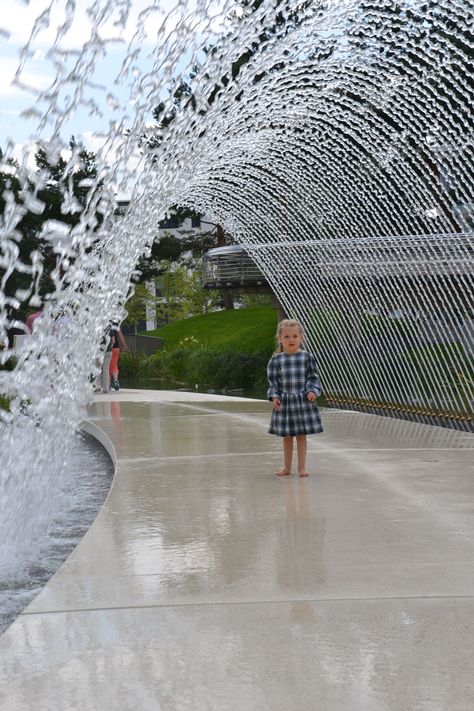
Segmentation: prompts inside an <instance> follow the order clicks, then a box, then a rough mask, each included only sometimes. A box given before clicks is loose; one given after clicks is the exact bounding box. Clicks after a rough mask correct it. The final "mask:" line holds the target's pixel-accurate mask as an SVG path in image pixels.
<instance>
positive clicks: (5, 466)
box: [0, 0, 474, 565]
mask: <svg viewBox="0 0 474 711" xmlns="http://www.w3.org/2000/svg"><path fill="white" fill-rule="evenodd" d="M39 4H40V5H41V3H39ZM38 6H39V5H38ZM41 10H42V11H41V12H40V13H39V14H38V17H37V19H36V21H35V23H34V24H33V26H32V30H31V35H30V38H29V40H28V42H27V43H26V44H25V46H24V47H23V49H22V50H21V52H20V55H19V61H18V69H17V73H16V76H15V87H16V89H17V90H20V89H21V90H22V91H24V92H25V94H26V95H33V99H34V101H33V102H32V105H31V107H30V108H29V109H28V110H27V111H26V112H25V115H26V116H28V117H29V118H30V120H31V121H34V122H36V128H35V131H34V135H33V139H34V141H35V142H36V143H38V144H39V145H41V147H42V148H43V149H44V151H45V152H46V155H47V156H48V157H49V158H50V159H51V160H53V161H54V160H55V159H57V157H58V156H60V155H62V156H63V157H64V156H65V168H64V176H63V178H62V179H61V180H60V182H59V184H60V190H61V193H62V196H63V198H64V202H63V212H65V216H66V217H67V215H73V214H77V213H79V214H80V219H79V222H78V223H77V224H75V226H74V227H66V228H65V226H64V223H59V222H54V221H50V222H48V223H45V225H44V228H43V235H42V236H43V238H44V240H45V243H47V244H48V245H49V246H50V248H51V250H52V251H53V252H54V254H55V258H56V268H55V270H54V271H53V274H52V279H53V283H54V289H55V291H54V294H51V295H50V298H49V300H48V302H47V304H46V307H45V310H44V315H43V318H42V319H41V321H40V322H39V323H38V328H37V329H36V330H35V333H34V335H33V336H30V337H28V338H27V339H25V340H24V341H23V343H22V344H21V345H19V346H18V347H17V348H13V347H10V348H7V349H5V350H4V351H3V353H2V359H3V362H6V361H7V360H8V359H9V358H14V359H15V361H16V366H15V368H14V370H13V371H11V372H10V371H6V370H2V371H0V393H1V394H3V395H5V396H6V397H7V398H8V399H9V400H10V401H11V404H10V411H9V412H6V411H2V410H0V417H1V421H0V428H1V437H2V447H1V452H0V476H1V494H2V505H3V511H4V517H3V522H2V524H1V531H2V540H3V544H4V545H3V550H2V560H1V561H0V564H1V565H3V564H5V565H7V564H8V561H9V560H11V559H12V557H14V556H18V555H20V556H21V555H25V556H26V555H28V550H29V548H30V546H31V542H32V540H33V539H34V536H35V531H36V529H37V526H38V516H37V515H36V512H37V511H39V510H41V511H42V512H43V511H46V512H47V511H48V510H54V507H55V492H56V491H58V487H59V486H60V481H61V476H62V471H63V468H64V461H65V460H64V452H65V451H66V450H67V448H68V443H69V442H70V441H71V437H72V435H73V433H74V431H75V428H76V426H77V422H78V421H79V420H80V419H81V417H82V416H83V414H84V407H85V404H86V403H87V401H88V400H90V397H91V391H92V386H91V384H90V379H91V378H90V375H91V372H92V371H93V370H94V366H93V364H94V363H95V362H96V361H97V358H98V356H99V344H100V340H101V336H102V334H103V332H104V329H105V327H106V325H107V323H108V321H109V319H110V318H111V317H112V318H113V317H115V318H117V319H120V318H121V317H122V316H123V304H124V303H125V301H126V298H127V293H128V289H129V280H130V275H131V273H132V271H133V269H134V267H135V265H136V263H137V261H138V259H139V257H140V256H141V255H142V254H143V253H146V252H147V250H148V249H149V248H150V246H151V244H152V242H153V239H154V237H155V235H156V232H157V223H158V221H159V220H160V219H162V218H163V216H164V215H165V214H166V211H167V209H168V208H169V207H170V206H171V205H174V204H180V205H185V206H189V207H192V208H194V209H195V210H197V211H200V212H206V214H207V215H210V217H211V219H214V220H215V221H216V222H219V223H220V224H222V225H224V227H225V228H226V231H227V232H228V233H230V234H232V235H233V238H234V239H235V241H237V242H240V243H242V244H244V245H245V247H246V249H247V250H248V252H249V253H250V255H251V256H252V257H253V258H254V260H255V261H256V263H257V264H258V266H259V268H260V269H261V270H262V271H263V273H264V274H265V276H266V278H267V280H268V281H269V282H270V284H271V285H272V287H273V289H274V291H275V293H276V295H277V296H278V298H279V300H280V301H281V303H282V304H283V306H284V307H285V309H286V310H287V312H288V313H289V314H290V315H293V316H296V317H298V318H300V319H301V320H302V321H303V322H304V323H305V325H306V326H307V330H308V340H309V344H308V345H309V346H310V347H311V348H312V350H314V352H315V353H316V354H317V355H318V358H319V362H320V368H321V372H322V377H323V380H324V383H325V387H326V391H327V393H328V396H329V397H330V399H332V401H333V402H335V403H336V404H337V403H346V404H349V405H351V404H353V405H357V404H365V405H366V406H367V407H374V408H376V407H379V406H386V407H391V408H392V409H393V410H395V411H409V410H412V411H414V412H415V413H419V414H420V416H423V414H426V413H428V414H430V413H441V414H442V415H446V416H448V417H451V418H452V420H455V419H457V420H458V421H465V422H466V423H467V421H468V420H469V418H470V417H471V416H472V401H473V398H474V386H473V380H474V376H473V367H472V356H473V349H474V344H473V338H474V336H473V332H474V328H473V314H472V303H473V298H472V297H473V280H472V237H473V226H474V196H473V184H474V178H473V172H472V164H473V162H472V158H473V152H474V138H473V106H474V80H473V61H474V60H473V58H474V50H473V48H474V35H473V30H472V23H473V11H472V6H471V2H470V0H445V1H444V0H439V1H437V2H433V1H431V0H424V1H423V2H421V0H400V2H398V3H396V4H393V3H392V2H391V1H389V0H347V1H345V2H337V3H336V2H330V1H326V2H324V1H322V2H305V1H302V2H294V1H292V0H287V1H282V2H276V3H275V2H273V1H272V2H270V1H269V0H263V2H258V1H256V2H254V3H252V2H244V1H243V0H242V2H240V3H239V2H234V1H232V2H230V1H229V2H219V1H213V2H204V1H199V2H198V1H197V0H193V1H192V2H191V1H189V2H180V3H173V2H172V1H170V2H161V1H160V2H158V1H157V2H152V0H146V1H144V0H114V1H109V2H107V1H106V0H94V2H89V1H84V2H73V1H72V0H52V1H51V2H50V1H49V0H48V2H46V1H45V2H44V3H42V7H41ZM78 23H79V25H80V26H81V28H82V32H83V33H84V32H87V33H88V34H87V36H85V35H84V34H83V36H82V39H81V42H80V43H79V44H78V43H77V41H76V40H75V39H74V32H75V29H76V28H77V24H78ZM3 35H4V36H8V26H7V27H6V28H5V30H3ZM39 47H42V49H41V52H42V55H41V56H42V58H43V61H44V62H47V63H48V67H49V71H48V75H49V76H50V81H49V83H48V86H47V87H46V88H44V89H43V88H38V87H36V86H32V85H31V82H28V76H29V70H30V66H31V64H32V63H33V62H34V61H35V58H36V57H37V56H38V52H39V51H40V50H39V49H38V48H39ZM45 48H46V49H45ZM117 48H118V49H119V50H120V51H117ZM118 56H120V57H121V59H120V60H119V61H118V62H117V64H116V65H115V66H113V68H112V70H110V67H109V65H107V66H108V67H109V75H110V79H109V81H108V82H107V85H101V84H99V83H98V82H97V80H96V71H97V68H98V67H100V65H101V63H104V62H106V61H107V59H108V58H111V57H112V58H116V57H118ZM183 87H184V90H183ZM178 89H182V90H181V91H177V90H178ZM158 106H161V113H160V118H167V119H169V120H166V121H165V120H162V121H161V122H160V123H159V124H156V123H155V124H154V125H151V121H152V112H153V110H154V109H156V108H157V107H158ZM83 111H86V112H88V114H89V115H90V116H91V117H93V118H94V120H95V119H98V120H102V122H103V129H102V130H101V131H96V132H95V133H93V135H92V138H93V139H94V140H95V143H94V145H95V146H98V148H97V166H98V175H97V178H96V179H95V181H92V183H90V184H88V185H87V187H88V188H89V191H88V193H87V199H86V201H85V204H84V205H78V204H77V200H75V198H74V195H73V187H72V185H71V182H70V180H69V178H68V175H70V173H71V171H72V170H74V169H77V167H78V165H80V160H81V158H80V154H79V151H78V150H77V149H74V148H73V149H72V150H70V149H69V145H68V140H69V132H68V122H69V121H70V120H71V119H72V118H73V117H74V116H75V115H77V114H79V113H80V112H83ZM111 116H112V118H110V117H111ZM91 120H92V119H91ZM86 128H87V126H86V125H85V130H86ZM12 151H13V144H10V145H8V146H7V150H6V152H5V156H4V158H3V160H2V162H1V165H0V169H1V171H3V172H8V171H10V172H11V173H12V175H13V174H14V176H13V177H14V178H15V180H16V181H18V184H19V185H20V187H21V195H22V200H23V203H22V204H19V202H18V200H15V199H14V198H13V191H12V190H10V191H9V190H8V189H7V191H6V193H5V194H4V199H5V209H4V214H3V217H2V221H1V238H2V242H1V244H2V247H1V249H2V252H1V256H0V270H1V271H0V274H1V280H2V287H1V292H0V341H4V342H5V340H6V331H7V329H8V328H10V327H11V326H12V325H13V324H12V316H11V314H12V313H13V312H14V311H15V310H16V309H18V307H19V305H20V304H21V303H29V304H30V305H34V304H35V303H38V284H39V280H40V277H41V274H42V270H43V266H44V265H43V263H42V259H41V255H39V254H37V253H34V254H32V255H30V257H29V258H28V259H21V258H20V257H19V247H18V244H19V239H20V233H19V231H18V225H19V223H20V221H21V219H22V217H23V215H24V212H25V210H31V211H33V212H35V211H36V212H37V213H40V212H41V211H42V205H41V203H40V201H39V200H38V193H39V191H40V190H41V189H42V187H44V180H45V177H44V174H42V172H41V171H38V172H35V173H33V172H32V171H31V170H30V169H29V168H28V153H27V151H26V150H25V153H24V155H23V158H22V160H20V162H19V165H17V166H16V167H12V165H11V163H10V162H9V161H8V158H9V157H10V155H11V154H12ZM99 185H100V189H99ZM120 194H126V195H127V196H128V197H130V203H129V207H128V209H127V211H126V213H125V214H124V215H121V216H120V217H117V214H116V209H117V195H120ZM66 221H67V220H66ZM17 273H21V274H22V275H23V277H25V275H27V276H28V278H29V279H30V286H29V288H26V289H22V290H21V291H20V290H18V291H17V292H16V293H13V294H12V293H11V290H9V289H8V284H9V280H11V279H12V278H13V276H14V275H15V274H17ZM466 426H467V425H466Z"/></svg>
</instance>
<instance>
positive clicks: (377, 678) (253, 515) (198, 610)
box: [0, 391, 474, 711]
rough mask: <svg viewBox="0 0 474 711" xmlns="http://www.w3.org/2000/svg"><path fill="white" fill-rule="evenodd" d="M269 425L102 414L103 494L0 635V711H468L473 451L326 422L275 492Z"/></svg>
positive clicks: (107, 410) (339, 417) (472, 681)
mask: <svg viewBox="0 0 474 711" xmlns="http://www.w3.org/2000/svg"><path fill="white" fill-rule="evenodd" d="M178 399H179V401H177V400H178ZM268 419H269V405H268V403H265V402H260V401H249V400H239V399H233V398H232V399H231V398H218V397H211V396H209V397H208V398H206V396H202V395H197V394H193V393H191V394H189V393H181V394H177V393H159V392H150V393H146V392H138V391H136V392H132V391H128V392H127V391H123V392H121V393H119V394H115V393H114V394H113V395H110V396H98V397H97V399H96V403H95V405H94V406H93V407H92V408H91V422H92V423H93V426H98V427H100V428H101V429H102V430H103V431H104V432H105V433H106V434H107V435H108V437H109V438H110V441H111V442H112V443H113V446H114V448H115V453H116V460H117V473H116V477H115V480H114V484H113V487H112V489H111V492H110V494H109V497H108V499H107V501H106V504H105V505H104V508H103V509H102V511H101V512H100V514H99V516H98V518H97V519H96V521H95V523H94V524H93V526H92V527H91V529H90V530H89V532H88V533H87V534H86V536H85V537H84V539H83V540H82V541H81V543H80V545H79V546H78V547H77V548H76V550H75V551H74V553H73V554H72V555H71V556H70V558H69V559H68V560H67V561H66V562H65V563H64V565H63V566H62V567H61V569H60V570H59V571H58V572H57V573H56V575H55V576H54V577H53V578H52V579H51V580H50V582H49V583H48V585H47V586H46V587H45V589H44V590H43V592H42V593H41V594H40V595H39V596H38V597H37V598H36V599H35V600H34V601H33V603H32V604H31V605H30V606H29V607H28V608H27V609H26V610H25V611H24V613H23V614H22V615H21V616H20V617H19V618H18V619H17V620H16V622H15V623H14V624H13V625H12V626H11V627H10V629H9V630H7V632H6V633H5V634H4V635H3V636H2V637H1V638H0V708H1V709H2V711H23V710H25V711H26V709H28V711H30V710H31V709H33V710H34V711H56V710H58V711H69V710H71V711H72V710H74V711H75V710H76V709H77V710H78V711H79V710H80V711H102V709H104V710H105V709H113V711H129V710H130V711H137V710H140V711H148V710H149V711H155V710H158V709H163V710H164V711H175V710H176V711H181V710H183V711H184V710H186V711H187V710H188V709H189V711H191V710H192V711H201V710H202V711H208V710H209V711H211V710H212V711H227V710H229V711H230V710H232V711H237V710H238V711H267V710H268V711H280V710H281V711H293V710H294V711H310V710H311V711H313V710H314V711H346V710H347V711H386V710H387V711H425V710H426V711H468V710H469V711H471V710H472V709H473V708H474V677H473V674H472V659H473V657H474V565H473V562H474V469H473V460H474V456H473V455H474V437H473V436H472V435H469V434H464V433H461V432H456V431H450V430H445V429H441V428H435V427H428V426H425V425H419V424H415V423H410V422H401V421H397V420H391V419H387V418H381V417H375V416H370V415H364V414H360V413H349V412H342V411H331V412H326V413H325V414H324V424H325V428H326V432H325V433H324V434H323V435H320V436H314V437H312V438H310V439H309V453H308V465H309V470H310V472H311V476H310V478H309V479H298V478H297V477H291V478H283V479H281V478H276V477H274V476H272V472H274V471H275V470H276V469H277V468H278V466H279V465H280V462H281V453H280V447H281V442H280V440H278V439H277V438H275V437H272V436H270V435H268V434H266V428H267V425H268Z"/></svg>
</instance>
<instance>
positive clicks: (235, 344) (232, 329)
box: [143, 306, 277, 356]
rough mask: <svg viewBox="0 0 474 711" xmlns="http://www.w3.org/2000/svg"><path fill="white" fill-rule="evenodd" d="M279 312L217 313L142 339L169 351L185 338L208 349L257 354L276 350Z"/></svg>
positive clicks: (256, 308)
mask: <svg viewBox="0 0 474 711" xmlns="http://www.w3.org/2000/svg"><path fill="white" fill-rule="evenodd" d="M276 327H277V311H276V309H273V308H272V307H271V306H254V307H252V308H249V309H231V310H228V311H214V312H213V313H210V314H202V315H200V316H192V317H191V318H186V319H183V320H181V321H175V322H174V323H171V324H169V326H162V328H157V329H156V330H154V331H146V332H144V333H143V335H146V336H159V337H160V338H163V339H164V347H165V348H166V349H167V350H175V349H178V348H179V347H180V345H179V344H180V342H181V341H183V339H185V338H190V337H193V338H196V339H197V340H198V341H199V342H200V343H202V345H203V346H204V347H205V348H211V349H216V350H232V351H237V352H239V353H255V352H257V351H268V354H269V356H270V354H271V353H272V352H273V351H274V349H275V345H274V344H275V331H276Z"/></svg>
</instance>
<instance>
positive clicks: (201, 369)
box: [120, 347, 270, 392]
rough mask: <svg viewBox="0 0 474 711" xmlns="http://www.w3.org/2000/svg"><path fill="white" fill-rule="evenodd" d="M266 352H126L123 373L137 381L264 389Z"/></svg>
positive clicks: (267, 357) (122, 359)
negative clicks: (145, 354) (147, 353)
mask: <svg viewBox="0 0 474 711" xmlns="http://www.w3.org/2000/svg"><path fill="white" fill-rule="evenodd" d="M269 357H270V354H269V353H267V352H257V353H236V352H235V351H227V350H225V351H218V350H214V349H211V348H197V349H195V348H188V347H186V348H181V349H177V350H173V351H170V350H162V351H158V352H157V353H154V354H153V355H151V356H148V357H146V356H144V355H143V354H133V353H124V354H123V355H122V356H120V372H121V375H122V376H123V377H124V378H128V379H130V380H135V381H136V382H137V383H144V382H153V381H161V382H164V383H171V382H172V383H180V384H182V385H188V386H194V385H195V384H198V385H200V386H201V387H205V388H213V389H216V390H222V389H224V388H226V389H228V390H235V389H243V390H253V391H262V392H263V391H264V390H265V389H266V387H267V385H266V368H267V362H268V359H269Z"/></svg>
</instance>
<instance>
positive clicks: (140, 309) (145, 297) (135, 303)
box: [125, 284, 157, 334]
mask: <svg viewBox="0 0 474 711" xmlns="http://www.w3.org/2000/svg"><path fill="white" fill-rule="evenodd" d="M156 304H157V298H156V296H155V294H153V293H152V291H151V290H150V288H149V287H148V286H147V285H146V284H136V286H135V289H134V292H133V294H132V296H131V297H130V298H129V299H128V301H127V302H126V304H125V309H126V311H127V318H126V319H125V324H127V325H130V326H133V327H134V330H135V334H136V333H137V326H138V324H139V323H140V322H141V321H145V320H146V316H147V309H149V308H156Z"/></svg>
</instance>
